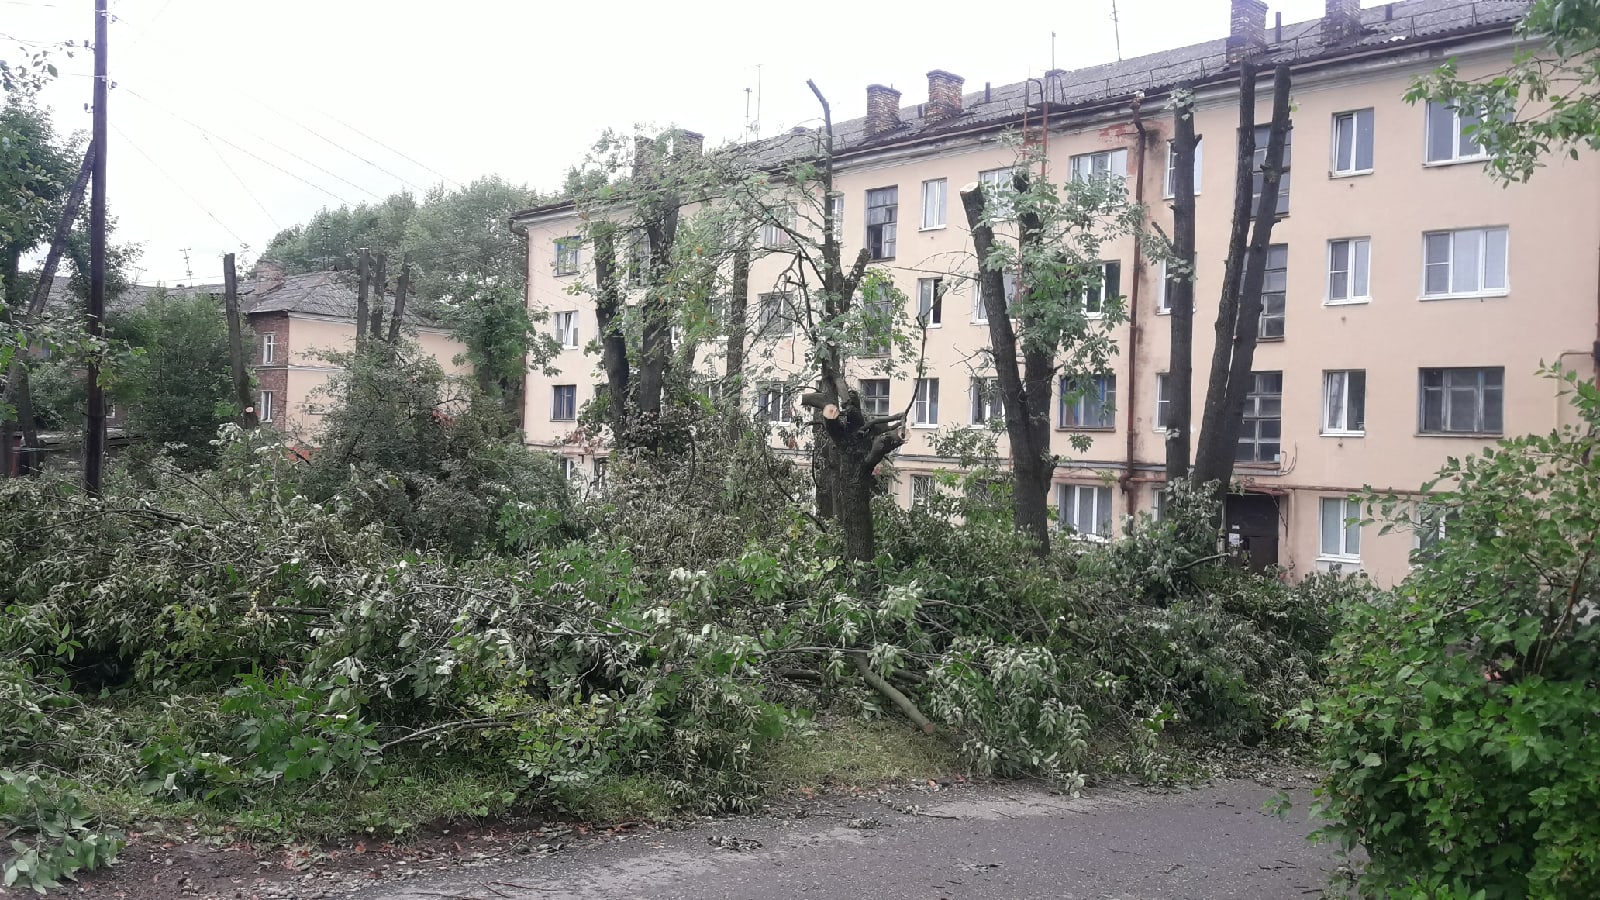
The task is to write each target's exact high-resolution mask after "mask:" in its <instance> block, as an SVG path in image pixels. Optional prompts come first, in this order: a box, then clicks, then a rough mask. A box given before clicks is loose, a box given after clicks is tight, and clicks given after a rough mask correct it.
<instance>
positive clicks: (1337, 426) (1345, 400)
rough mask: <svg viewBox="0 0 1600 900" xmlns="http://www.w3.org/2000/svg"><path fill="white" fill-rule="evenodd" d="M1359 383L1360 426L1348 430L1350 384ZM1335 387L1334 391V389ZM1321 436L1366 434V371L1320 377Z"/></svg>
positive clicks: (1340, 371) (1336, 372)
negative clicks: (1354, 381)
mask: <svg viewBox="0 0 1600 900" xmlns="http://www.w3.org/2000/svg"><path fill="white" fill-rule="evenodd" d="M1352 376H1360V379H1361V409H1360V413H1361V416H1360V418H1361V426H1360V427H1359V428H1355V427H1351V425H1350V420H1351V413H1352V412H1353V411H1354V410H1353V408H1352V406H1351V403H1350V382H1351V378H1352ZM1336 387H1337V390H1335V388H1336ZM1322 433H1323V434H1324V435H1327V436H1329V437H1361V436H1363V435H1365V434H1366V433H1367V370H1366V369H1327V370H1324V371H1323V373H1322Z"/></svg>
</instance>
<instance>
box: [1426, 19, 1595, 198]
mask: <svg viewBox="0 0 1600 900" xmlns="http://www.w3.org/2000/svg"><path fill="white" fill-rule="evenodd" d="M1517 33H1518V35H1519V36H1520V37H1522V38H1523V39H1525V40H1527V41H1528V42H1529V44H1530V45H1529V46H1527V47H1526V48H1524V49H1520V50H1518V51H1517V53H1516V55H1515V57H1514V58H1513V60H1512V63H1511V65H1510V66H1508V67H1507V68H1505V69H1504V70H1502V71H1499V72H1495V73H1493V74H1491V75H1488V76H1484V77H1480V78H1462V77H1461V76H1460V73H1459V69H1458V66H1457V63H1456V61H1455V60H1453V59H1452V60H1449V61H1447V62H1445V63H1443V64H1442V65H1440V66H1439V67H1438V68H1437V69H1435V70H1434V71H1433V72H1430V73H1429V74H1427V75H1425V76H1422V77H1419V78H1417V79H1416V80H1415V81H1414V82H1413V83H1412V86H1411V88H1410V89H1409V90H1408V91H1407V93H1406V99H1407V100H1409V101H1410V102H1412V103H1417V102H1421V101H1423V100H1431V101H1433V102H1436V103H1445V104H1449V105H1451V106H1455V107H1457V108H1459V109H1462V110H1475V111H1477V112H1476V115H1477V117H1478V121H1477V122H1476V124H1474V125H1473V126H1472V127H1471V128H1470V129H1469V130H1468V136H1469V137H1470V138H1471V139H1472V140H1474V141H1476V142H1477V143H1478V144H1479V145H1480V146H1482V147H1483V148H1484V149H1485V150H1486V151H1487V152H1488V153H1489V156H1490V159H1489V163H1488V168H1489V171H1490V172H1492V173H1494V175H1495V176H1496V177H1498V178H1500V179H1501V180H1503V181H1506V182H1516V181H1527V180H1528V179H1529V178H1531V177H1533V173H1534V170H1535V169H1537V168H1539V167H1541V166H1543V165H1544V164H1545V159H1546V158H1547V157H1548V156H1549V155H1550V154H1551V153H1560V154H1562V155H1564V156H1569V157H1571V158H1572V159H1577V158H1578V152H1579V149H1580V148H1585V147H1586V148H1588V149H1590V150H1597V149H1600V91H1597V88H1600V2H1596V0H1534V2H1533V3H1532V4H1531V5H1530V6H1529V7H1528V12H1527V15H1526V16H1524V18H1523V20H1522V22H1520V23H1519V24H1518V26H1517Z"/></svg>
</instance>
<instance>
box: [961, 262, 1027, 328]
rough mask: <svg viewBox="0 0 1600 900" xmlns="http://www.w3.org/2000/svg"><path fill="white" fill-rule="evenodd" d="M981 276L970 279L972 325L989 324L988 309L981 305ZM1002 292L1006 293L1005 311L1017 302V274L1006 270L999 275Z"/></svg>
mask: <svg viewBox="0 0 1600 900" xmlns="http://www.w3.org/2000/svg"><path fill="white" fill-rule="evenodd" d="M982 278H983V276H982V275H981V274H980V275H978V276H976V277H974V278H973V279H972V324H974V325H987V324H989V308H988V307H987V306H984V305H983V280H982ZM1000 278H1001V282H1002V283H1003V284H1004V288H1003V290H1004V291H1005V292H1006V309H1007V310H1008V311H1009V310H1010V309H1011V304H1013V303H1016V302H1017V273H1016V272H1013V271H1011V270H1010V269H1007V270H1006V271H1004V272H1001V273H1000Z"/></svg>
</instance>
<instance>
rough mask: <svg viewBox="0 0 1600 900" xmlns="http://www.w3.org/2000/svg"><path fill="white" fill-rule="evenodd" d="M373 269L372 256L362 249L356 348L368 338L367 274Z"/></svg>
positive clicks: (358, 276) (357, 288)
mask: <svg viewBox="0 0 1600 900" xmlns="http://www.w3.org/2000/svg"><path fill="white" fill-rule="evenodd" d="M371 268H372V254H371V253H369V252H368V251H367V248H365V247H362V248H361V252H360V254H359V255H358V256H357V257H356V348H357V349H360V347H361V341H362V339H363V338H365V337H366V336H367V286H368V282H367V272H368V271H369V270H370V269H371Z"/></svg>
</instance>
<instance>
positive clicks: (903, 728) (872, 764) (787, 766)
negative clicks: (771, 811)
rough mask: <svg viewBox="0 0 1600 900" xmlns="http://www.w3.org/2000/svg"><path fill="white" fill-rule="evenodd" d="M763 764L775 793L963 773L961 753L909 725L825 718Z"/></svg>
mask: <svg viewBox="0 0 1600 900" xmlns="http://www.w3.org/2000/svg"><path fill="white" fill-rule="evenodd" d="M759 765H760V767H761V769H762V770H763V772H765V773H766V777H767V778H768V779H769V780H770V782H771V784H772V786H773V788H774V789H777V790H785V789H795V788H817V787H875V786H877V785H881V784H887V783H889V782H895V781H925V780H927V779H929V778H937V777H942V776H948V775H950V774H951V773H952V772H957V771H960V770H961V768H962V767H961V765H960V763H959V761H958V760H957V758H956V753H955V750H954V749H953V748H952V747H950V746H949V745H948V744H946V743H945V742H943V741H941V740H940V739H938V738H936V737H931V736H929V735H926V734H923V733H922V732H920V731H918V730H916V729H915V728H913V727H911V726H910V725H907V724H906V723H904V722H897V721H881V720H879V721H870V722H869V721H863V720H861V719H855V718H843V717H837V718H835V717H823V718H819V719H817V720H816V721H814V722H813V723H811V724H810V725H809V726H805V727H803V728H797V729H795V731H793V732H792V733H791V734H789V735H787V736H786V737H785V738H784V739H783V740H782V741H779V742H777V743H776V744H775V745H773V746H772V747H771V748H770V749H769V750H768V751H767V752H766V753H765V754H764V756H763V757H762V759H761V760H760V762H759Z"/></svg>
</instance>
